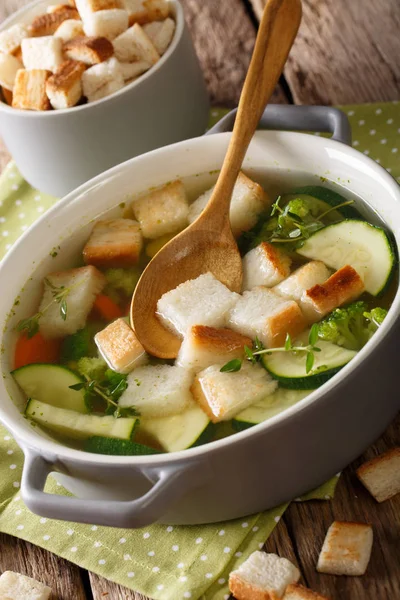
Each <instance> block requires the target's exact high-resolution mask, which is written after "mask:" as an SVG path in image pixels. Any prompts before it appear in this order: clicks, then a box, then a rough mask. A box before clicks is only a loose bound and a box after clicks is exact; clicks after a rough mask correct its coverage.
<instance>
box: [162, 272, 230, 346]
mask: <svg viewBox="0 0 400 600" xmlns="http://www.w3.org/2000/svg"><path fill="white" fill-rule="evenodd" d="M239 298H240V296H239V294H236V293H235V292H231V291H230V290H229V289H228V288H227V287H226V286H225V285H224V284H223V283H221V282H220V281H218V279H216V278H215V277H214V275H213V274H212V273H205V274H204V275H200V276H199V277H197V278H196V279H189V280H188V281H185V282H184V283H181V284H180V285H178V287H176V288H175V289H173V290H170V291H169V292H167V293H166V294H163V295H162V296H161V298H160V299H159V301H158V303H157V315H158V317H159V319H160V320H161V322H162V324H163V325H164V326H165V327H167V329H170V330H171V331H173V332H174V333H175V334H178V335H181V336H184V335H185V334H186V332H187V331H188V329H189V328H190V327H192V326H193V325H208V326H210V327H223V326H224V325H225V324H226V316H227V314H228V312H229V311H230V309H231V308H232V307H233V306H234V304H236V302H237V301H238V299H239Z"/></svg>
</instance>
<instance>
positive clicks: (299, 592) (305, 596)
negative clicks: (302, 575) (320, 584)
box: [283, 583, 329, 600]
mask: <svg viewBox="0 0 400 600" xmlns="http://www.w3.org/2000/svg"><path fill="white" fill-rule="evenodd" d="M283 600H329V598H327V597H326V596H322V595H321V594H318V593H317V592H314V591H313V590H310V589H309V588H306V587H304V586H302V585H300V584H299V583H291V584H290V585H288V586H287V588H286V591H285V595H284V596H283Z"/></svg>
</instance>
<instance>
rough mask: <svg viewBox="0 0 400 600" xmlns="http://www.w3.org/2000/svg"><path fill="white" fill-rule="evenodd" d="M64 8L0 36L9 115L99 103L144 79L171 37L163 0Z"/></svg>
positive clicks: (92, 0) (85, 2) (84, 1)
mask: <svg viewBox="0 0 400 600" xmlns="http://www.w3.org/2000/svg"><path fill="white" fill-rule="evenodd" d="M65 2H66V3H65V4H57V5H51V6H49V7H48V8H47V12H46V13H44V14H41V15H39V16H37V17H36V18H35V19H34V20H33V21H32V22H31V23H30V24H29V25H28V24H23V23H17V24H15V25H12V26H11V27H9V28H8V29H6V30H4V31H2V32H0V85H1V89H2V100H3V101H5V102H6V103H7V104H9V105H11V106H13V107H14V108H19V109H23V110H36V111H37V110H51V109H58V110H59V109H65V108H71V107H73V106H76V105H77V104H83V103H86V102H95V101H96V100H100V99H101V98H105V97H106V96H109V95H110V94H113V93H115V92H117V91H119V90H120V89H122V88H123V87H124V86H126V85H128V84H129V83H131V82H132V81H134V80H135V79H137V78H138V77H140V75H142V74H143V73H145V72H146V71H148V70H149V69H150V68H151V67H152V66H153V65H154V64H155V63H156V62H157V61H158V60H159V59H160V57H161V56H162V54H164V53H165V51H166V50H167V48H168V46H169V45H170V43H171V41H172V39H173V36H174V32H175V21H174V19H173V18H172V17H171V14H170V4H169V2H168V0H65Z"/></svg>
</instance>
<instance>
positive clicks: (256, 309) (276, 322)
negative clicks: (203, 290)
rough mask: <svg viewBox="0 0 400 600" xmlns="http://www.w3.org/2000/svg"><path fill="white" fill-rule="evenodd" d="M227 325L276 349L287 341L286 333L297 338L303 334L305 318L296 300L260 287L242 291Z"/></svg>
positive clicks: (267, 346)
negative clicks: (286, 298) (287, 298)
mask: <svg viewBox="0 0 400 600" xmlns="http://www.w3.org/2000/svg"><path fill="white" fill-rule="evenodd" d="M227 326H228V327H230V328H231V329H233V330H234V331H238V332H239V333H242V334H243V335H247V336H249V337H250V338H251V339H253V340H254V339H255V338H256V337H258V339H259V340H261V341H262V343H263V344H264V346H265V347H266V348H274V347H276V346H282V345H283V344H284V342H285V339H286V335H287V334H289V335H290V336H291V337H292V338H295V337H296V336H297V335H298V334H299V333H301V332H302V331H303V329H305V327H306V321H305V319H304V316H303V314H302V312H301V310H300V308H299V306H298V305H297V304H296V302H294V301H293V300H285V299H284V298H282V297H281V296H278V294H275V293H274V292H273V291H271V290H269V289H268V288H266V287H261V286H260V287H256V288H253V289H252V290H251V291H248V292H244V293H243V295H242V296H241V297H240V298H239V300H238V302H237V303H236V305H235V306H234V307H233V308H232V310H231V311H230V313H229V315H228V320H227Z"/></svg>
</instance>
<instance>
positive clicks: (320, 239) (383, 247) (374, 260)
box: [297, 219, 397, 296]
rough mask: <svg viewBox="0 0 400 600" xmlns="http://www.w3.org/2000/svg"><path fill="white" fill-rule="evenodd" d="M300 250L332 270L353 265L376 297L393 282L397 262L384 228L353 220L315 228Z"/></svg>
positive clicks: (302, 253) (303, 254)
mask: <svg viewBox="0 0 400 600" xmlns="http://www.w3.org/2000/svg"><path fill="white" fill-rule="evenodd" d="M297 252H298V254H301V256H305V257H306V258H310V259H312V260H322V261H323V262H324V263H325V264H326V265H327V266H328V267H331V268H333V269H340V268H341V267H344V266H345V265H351V266H352V267H353V268H354V269H355V270H356V271H357V273H358V274H359V275H360V277H361V278H362V279H363V281H364V284H365V289H366V291H367V292H369V293H370V294H372V295H373V296H377V295H378V294H381V293H382V292H383V291H384V290H385V288H386V287H387V285H388V284H389V283H390V279H391V277H392V275H393V272H394V268H395V265H396V262H397V261H396V253H395V250H394V248H393V246H392V243H391V241H390V239H389V236H388V235H387V233H386V232H385V231H384V230H383V229H382V228H381V227H376V226H375V225H371V224H370V223H367V222H366V221H356V220H351V219H347V220H345V221H342V222H340V223H335V224H333V225H328V226H327V227H324V228H323V229H320V230H319V231H316V232H315V233H314V234H313V235H311V236H310V237H309V238H308V240H306V241H305V242H304V244H303V245H302V247H301V248H299V249H298V250H297Z"/></svg>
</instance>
